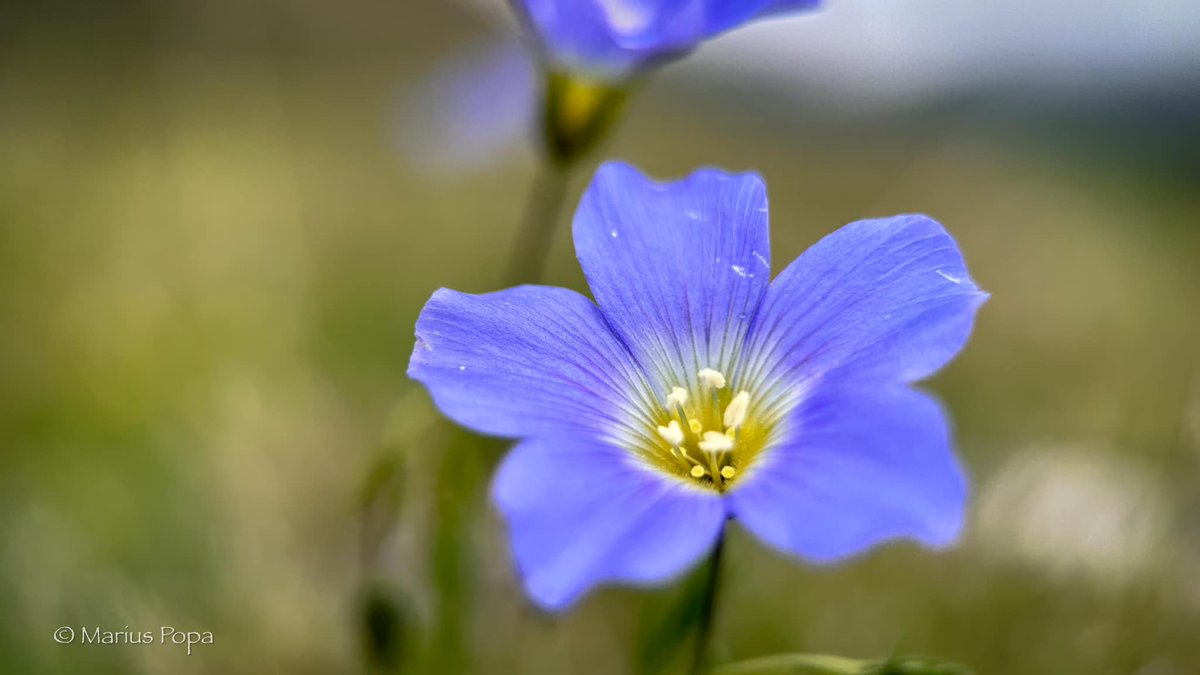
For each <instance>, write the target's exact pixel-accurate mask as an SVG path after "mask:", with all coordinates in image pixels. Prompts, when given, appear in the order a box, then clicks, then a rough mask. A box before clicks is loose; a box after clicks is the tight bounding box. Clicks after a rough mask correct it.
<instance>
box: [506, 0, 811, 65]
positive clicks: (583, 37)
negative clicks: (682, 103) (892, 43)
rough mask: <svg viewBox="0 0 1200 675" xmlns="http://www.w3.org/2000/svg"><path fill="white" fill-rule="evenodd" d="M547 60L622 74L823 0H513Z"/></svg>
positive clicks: (808, 7)
mask: <svg viewBox="0 0 1200 675" xmlns="http://www.w3.org/2000/svg"><path fill="white" fill-rule="evenodd" d="M510 1H511V2H512V4H513V6H514V7H515V8H516V9H517V11H518V12H519V13H521V14H522V15H523V17H524V19H525V20H526V23H528V24H529V25H530V27H531V28H532V29H533V31H534V32H535V33H536V36H537V38H538V40H539V41H540V43H541V47H542V49H543V51H544V52H545V54H546V56H547V58H549V59H550V60H551V61H554V62H555V63H557V64H559V65H562V66H565V67H568V68H571V69H576V70H586V71H596V72H600V73H605V74H621V73H624V72H627V71H629V70H632V69H635V68H637V67H638V66H641V65H644V64H648V63H651V62H655V61H660V60H663V59H669V58H672V57H675V56H678V55H680V54H683V53H686V52H687V51H689V50H691V49H693V48H695V47H696V46H697V45H699V44H700V43H701V42H703V41H704V40H707V39H708V38H711V37H714V36H716V35H718V34H720V33H724V32H726V31H729V30H733V29H734V28H737V27H738V26H740V25H742V24H744V23H747V22H749V21H751V20H753V19H757V18H762V17H767V16H771V15H775V14H782V13H785V12H792V11H799V10H805V9H812V8H814V7H816V6H817V5H818V4H819V2H820V0H510Z"/></svg>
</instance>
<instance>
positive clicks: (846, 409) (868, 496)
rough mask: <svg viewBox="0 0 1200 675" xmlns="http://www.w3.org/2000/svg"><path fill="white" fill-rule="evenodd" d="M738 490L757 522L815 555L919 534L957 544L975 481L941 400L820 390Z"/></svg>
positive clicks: (793, 549) (843, 553)
mask: <svg viewBox="0 0 1200 675" xmlns="http://www.w3.org/2000/svg"><path fill="white" fill-rule="evenodd" d="M787 433H788V434H789V435H790V436H791V438H790V439H789V440H787V441H785V442H783V443H782V444H781V445H780V446H779V447H776V448H773V449H769V450H767V451H766V453H765V454H764V455H763V456H762V457H761V458H760V460H759V462H760V463H759V464H758V465H756V466H753V467H752V468H751V469H750V471H751V472H752V473H748V474H747V475H746V477H745V478H744V479H743V481H742V482H740V483H739V484H738V485H737V486H735V487H734V489H733V490H732V491H731V492H730V493H729V495H728V498H729V500H730V510H731V512H732V513H733V515H734V517H735V518H737V519H738V520H739V521H740V522H741V523H742V524H743V525H744V526H745V527H746V528H747V529H749V530H750V531H751V532H753V533H754V534H755V535H757V536H758V537H759V538H760V539H762V540H763V541H765V542H766V543H768V544H770V545H771V546H773V547H775V548H778V549H780V550H782V551H785V552H789V553H793V554H795V555H799V556H801V557H802V558H805V559H807V560H810V561H813V562H819V563H828V562H833V561H836V560H839V559H842V558H845V557H847V556H852V555H855V554H857V553H860V552H862V551H865V550H866V549H868V548H870V547H871V546H874V545H876V544H878V543H881V542H883V541H886V540H889V539H895V538H912V539H915V540H917V541H919V542H921V543H923V544H925V545H927V546H930V547H942V546H946V545H949V544H950V543H952V542H953V541H954V539H955V538H956V537H957V535H958V532H959V529H960V528H961V525H962V520H963V511H964V508H965V503H966V495H967V485H966V479H965V478H964V476H963V473H962V470H961V469H960V468H959V465H958V462H957V461H956V459H955V457H954V454H953V451H952V450H951V447H950V439H949V437H948V431H947V428H946V421H945V419H944V417H943V416H942V412H941V410H940V409H939V407H938V405H937V403H936V402H935V401H934V400H933V399H932V398H931V397H929V396H927V395H925V394H922V393H920V392H917V391H913V390H911V389H909V388H907V387H904V386H902V385H892V386H889V387H884V388H880V387H862V388H847V389H828V390H825V391H820V392H815V393H814V394H813V395H812V396H811V398H809V399H807V400H806V401H805V402H804V403H803V404H802V405H801V406H800V407H799V408H797V410H796V411H794V412H793V417H792V418H791V419H790V420H789V422H788V432H787Z"/></svg>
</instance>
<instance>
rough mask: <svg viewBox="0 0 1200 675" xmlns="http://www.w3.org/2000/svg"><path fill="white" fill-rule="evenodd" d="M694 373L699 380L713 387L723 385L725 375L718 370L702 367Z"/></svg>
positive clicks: (718, 387) (716, 387) (717, 387)
mask: <svg viewBox="0 0 1200 675" xmlns="http://www.w3.org/2000/svg"><path fill="white" fill-rule="evenodd" d="M696 375H697V376H698V377H699V378H700V381H701V382H703V383H704V384H705V385H706V386H709V387H712V388H713V389H721V388H722V387H724V386H725V376H724V375H722V374H721V371H719V370H713V369H712V368H704V369H702V370H701V371H700V372H699V373H696Z"/></svg>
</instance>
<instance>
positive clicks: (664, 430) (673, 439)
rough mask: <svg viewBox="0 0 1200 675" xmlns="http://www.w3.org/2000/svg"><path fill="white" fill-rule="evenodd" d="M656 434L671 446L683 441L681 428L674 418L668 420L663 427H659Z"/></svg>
mask: <svg viewBox="0 0 1200 675" xmlns="http://www.w3.org/2000/svg"><path fill="white" fill-rule="evenodd" d="M658 435H659V436H662V438H663V440H664V441H666V442H668V443H670V444H671V447H675V446H677V445H681V444H682V443H683V429H682V428H681V427H680V426H679V422H676V421H675V420H671V421H670V422H668V423H667V426H665V427H659V428H658Z"/></svg>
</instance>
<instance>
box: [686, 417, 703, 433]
mask: <svg viewBox="0 0 1200 675" xmlns="http://www.w3.org/2000/svg"><path fill="white" fill-rule="evenodd" d="M688 428H689V429H691V430H692V433H693V434H696V435H697V436H699V435H700V432H701V431H704V425H703V424H700V420H688Z"/></svg>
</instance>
